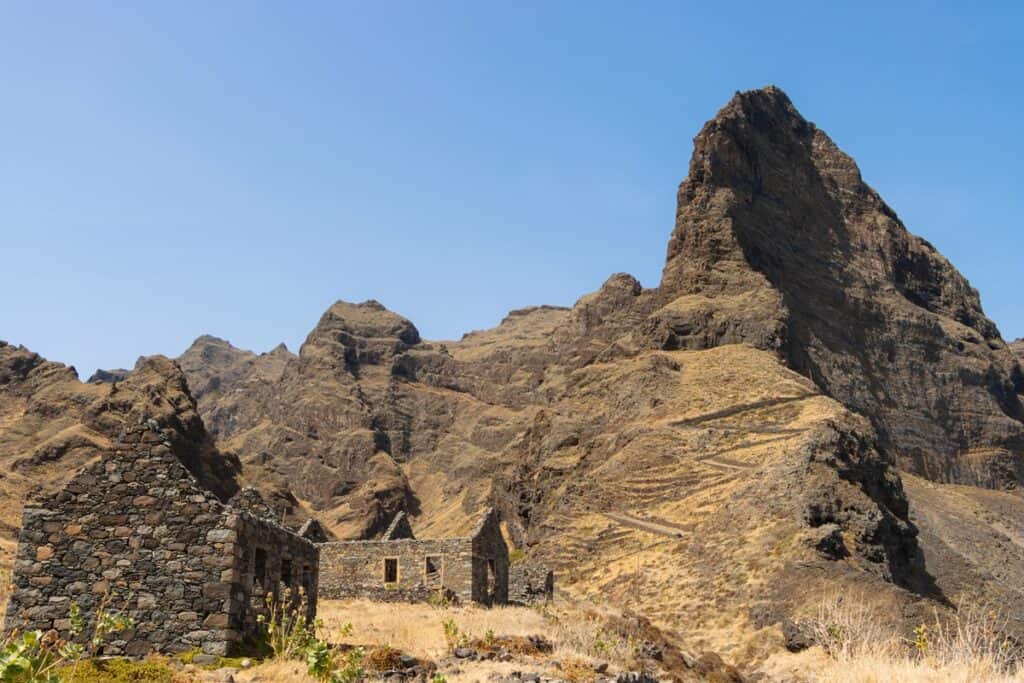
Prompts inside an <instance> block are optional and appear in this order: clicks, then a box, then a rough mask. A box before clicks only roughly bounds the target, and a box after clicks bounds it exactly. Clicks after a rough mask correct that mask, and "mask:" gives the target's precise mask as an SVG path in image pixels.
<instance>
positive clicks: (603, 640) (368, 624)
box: [235, 600, 636, 683]
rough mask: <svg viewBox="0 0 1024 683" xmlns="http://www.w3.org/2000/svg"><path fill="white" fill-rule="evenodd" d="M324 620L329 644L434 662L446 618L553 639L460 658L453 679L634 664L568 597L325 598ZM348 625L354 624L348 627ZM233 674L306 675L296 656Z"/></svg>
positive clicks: (467, 628) (463, 629)
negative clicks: (496, 603) (525, 648)
mask: <svg viewBox="0 0 1024 683" xmlns="http://www.w3.org/2000/svg"><path fill="white" fill-rule="evenodd" d="M318 613H319V617H320V618H321V619H322V621H323V629H322V631H321V633H320V637H321V638H324V639H326V640H328V641H330V642H332V643H336V644H343V645H353V646H361V647H363V648H366V649H368V650H369V649H372V648H374V647H380V646H388V647H390V648H394V649H395V650H398V651H399V652H402V653H403V654H409V655H412V656H414V657H416V658H418V659H421V660H429V661H434V662H437V661H438V660H441V659H443V658H444V657H446V656H447V655H448V653H449V650H450V645H449V643H448V641H447V639H446V635H445V622H452V623H454V624H455V625H456V627H457V628H458V631H459V633H460V634H465V636H466V637H467V638H468V639H470V640H473V639H476V638H485V637H486V636H487V634H488V633H491V634H493V635H494V636H496V637H499V638H500V637H503V636H522V637H526V636H542V637H544V638H545V639H546V640H548V641H549V642H551V643H552V644H553V646H554V651H553V652H552V653H548V654H544V655H530V654H522V653H520V654H517V655H516V656H515V659H514V660H513V661H510V662H496V661H479V662H460V663H459V666H458V670H459V671H458V672H457V673H454V672H444V673H445V676H446V678H447V679H448V681H449V682H450V683H456V682H458V681H485V680H487V679H488V678H489V677H490V676H491V675H492V674H499V673H503V674H508V673H510V672H511V671H535V672H537V673H540V674H544V675H549V676H552V677H556V678H559V677H561V676H562V674H560V669H558V668H557V667H556V665H555V662H557V663H558V666H562V667H567V666H572V665H574V664H576V665H585V666H586V668H587V669H588V670H592V669H591V665H592V663H593V662H594V661H596V660H597V659H602V660H604V661H607V662H609V664H610V665H611V666H612V667H613V668H615V669H618V670H623V669H631V668H634V667H635V666H636V662H635V661H634V659H633V653H632V649H631V648H630V647H629V645H628V644H627V643H626V642H624V641H623V642H617V641H615V640H614V638H613V637H611V636H610V635H609V634H608V633H607V632H606V631H605V629H604V628H603V624H604V621H603V618H602V615H601V614H600V613H599V612H597V611H594V612H584V611H582V610H580V609H578V608H577V607H576V606H574V605H571V604H569V603H567V602H565V601H556V602H555V603H554V604H553V605H552V606H551V607H549V608H546V609H543V610H542V609H534V608H529V607H511V606H509V607H493V608H490V609H487V608H483V607H476V606H466V607H448V608H440V607H434V606H431V605H426V604H407V603H377V602H372V601H369V600H323V601H321V602H320V605H319V608H318ZM346 624H351V628H350V629H349V628H345V625H346ZM235 680H237V681H239V682H242V681H270V680H272V681H282V682H283V683H298V682H300V681H301V682H303V683H305V682H307V681H310V680H312V679H310V678H309V677H308V676H307V674H306V671H305V667H304V666H303V665H301V664H300V663H297V662H275V661H271V662H266V663H263V664H260V665H258V666H255V667H253V668H252V669H248V670H244V671H240V672H239V673H238V674H236V675H235Z"/></svg>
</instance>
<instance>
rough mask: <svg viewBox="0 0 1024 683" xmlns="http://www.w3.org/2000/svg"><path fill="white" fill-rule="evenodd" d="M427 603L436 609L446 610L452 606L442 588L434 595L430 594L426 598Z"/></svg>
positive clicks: (449, 598) (449, 597)
mask: <svg viewBox="0 0 1024 683" xmlns="http://www.w3.org/2000/svg"><path fill="white" fill-rule="evenodd" d="M427 602H428V603H429V604H430V606H431V607H436V608H438V609H448V608H449V607H451V606H452V604H453V602H452V599H451V596H450V595H449V593H448V591H446V590H445V589H444V588H439V589H437V592H436V593H432V594H431V595H430V597H429V598H427Z"/></svg>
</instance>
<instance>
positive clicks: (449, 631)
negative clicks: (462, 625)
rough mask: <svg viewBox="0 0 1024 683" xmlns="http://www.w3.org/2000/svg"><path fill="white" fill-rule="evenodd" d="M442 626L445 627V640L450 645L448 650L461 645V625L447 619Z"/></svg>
mask: <svg viewBox="0 0 1024 683" xmlns="http://www.w3.org/2000/svg"><path fill="white" fill-rule="evenodd" d="M441 625H442V626H443V627H444V640H445V642H446V643H448V648H449V649H451V648H454V647H456V646H457V645H458V643H459V625H458V624H456V623H455V620H454V619H445V620H444V622H442V624H441Z"/></svg>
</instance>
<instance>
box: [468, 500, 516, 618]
mask: <svg viewBox="0 0 1024 683" xmlns="http://www.w3.org/2000/svg"><path fill="white" fill-rule="evenodd" d="M470 538H472V541H473V599H474V600H475V601H477V602H479V603H482V604H484V605H495V604H497V605H501V604H505V603H507V602H508V545H507V544H506V543H505V538H504V536H502V534H501V525H500V524H499V522H498V515H497V513H496V512H495V511H494V510H488V511H487V512H486V513H484V515H483V516H482V517H481V519H480V522H479V523H478V524H477V526H476V528H475V529H474V530H473V533H472V535H471V537H470Z"/></svg>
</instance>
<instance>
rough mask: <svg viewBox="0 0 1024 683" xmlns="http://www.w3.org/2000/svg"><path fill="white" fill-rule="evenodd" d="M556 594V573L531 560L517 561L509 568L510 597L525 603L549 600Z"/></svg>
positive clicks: (512, 599)
mask: <svg viewBox="0 0 1024 683" xmlns="http://www.w3.org/2000/svg"><path fill="white" fill-rule="evenodd" d="M554 595H555V573H554V572H553V571H551V570H550V569H548V568H547V567H545V566H544V565H542V564H536V563H533V562H530V561H529V560H523V561H520V562H516V563H515V564H513V565H512V566H510V567H509V570H508V599H509V600H511V601H512V602H518V603H521V604H524V605H531V604H534V603H538V602H548V601H550V600H551V599H552V598H553V597H554Z"/></svg>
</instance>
